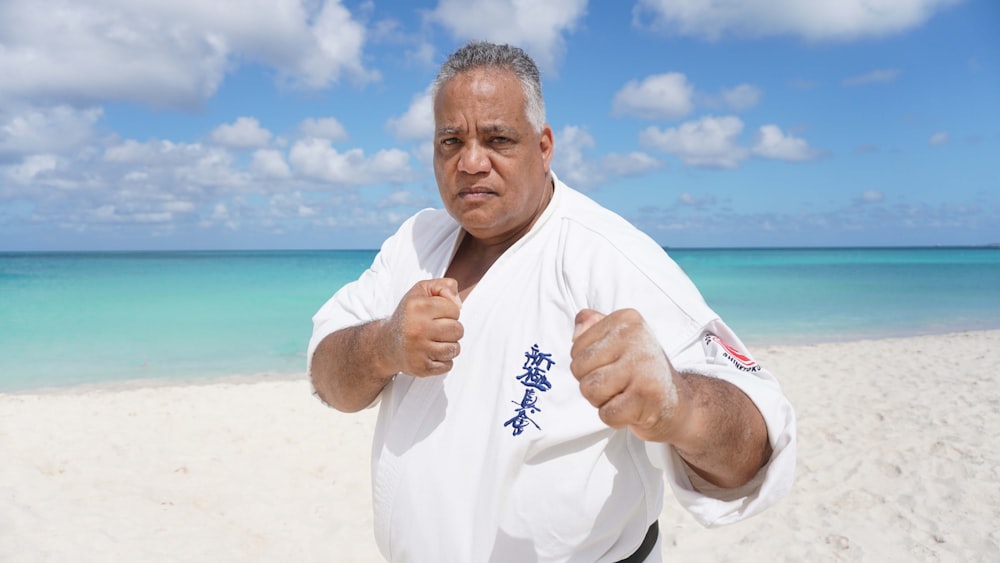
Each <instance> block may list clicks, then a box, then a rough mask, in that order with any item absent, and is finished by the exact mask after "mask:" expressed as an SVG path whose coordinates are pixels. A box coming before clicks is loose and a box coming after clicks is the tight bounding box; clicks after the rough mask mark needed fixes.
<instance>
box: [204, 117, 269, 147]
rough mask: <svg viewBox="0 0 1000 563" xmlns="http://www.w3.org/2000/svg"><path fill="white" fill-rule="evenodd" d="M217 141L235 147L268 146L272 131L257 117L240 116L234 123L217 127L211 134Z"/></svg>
mask: <svg viewBox="0 0 1000 563" xmlns="http://www.w3.org/2000/svg"><path fill="white" fill-rule="evenodd" d="M211 138H212V140H213V141H215V142H216V143H218V144H220V145H222V146H225V147H230V148H235V149H250V148H257V147H266V146H267V144H268V143H269V142H271V132H270V131H268V130H267V129H265V128H263V127H261V126H260V122H259V121H257V118H256V117H240V118H238V119H237V120H236V121H235V122H233V123H225V124H222V125H219V126H218V127H216V128H215V129H214V130H213V131H212V134H211Z"/></svg>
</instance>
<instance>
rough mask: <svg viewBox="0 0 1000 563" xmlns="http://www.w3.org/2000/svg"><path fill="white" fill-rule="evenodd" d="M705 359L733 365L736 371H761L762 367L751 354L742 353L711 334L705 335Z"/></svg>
mask: <svg viewBox="0 0 1000 563" xmlns="http://www.w3.org/2000/svg"><path fill="white" fill-rule="evenodd" d="M703 344H704V346H705V357H706V358H708V361H709V362H710V363H715V364H722V363H729V364H732V365H733V366H734V367H735V368H736V369H738V370H740V371H746V372H755V371H760V369H761V367H760V364H758V363H757V362H756V361H755V360H754V359H753V358H751V357H750V354H748V353H746V352H741V351H740V350H739V349H738V348H736V347H734V346H730V345H729V344H726V342H725V341H724V340H722V339H721V338H719V337H718V336H716V335H714V334H712V333H711V332H706V333H705V338H704V340H703Z"/></svg>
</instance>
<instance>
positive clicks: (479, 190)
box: [458, 186, 497, 198]
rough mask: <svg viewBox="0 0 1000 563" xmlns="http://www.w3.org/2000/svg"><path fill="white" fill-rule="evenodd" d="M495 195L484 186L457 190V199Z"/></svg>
mask: <svg viewBox="0 0 1000 563" xmlns="http://www.w3.org/2000/svg"><path fill="white" fill-rule="evenodd" d="M496 194H497V193H496V192H495V191H493V190H491V189H490V188H487V187H485V186H471V187H468V188H462V189H460V190H458V197H459V198H477V197H485V196H491V195H496Z"/></svg>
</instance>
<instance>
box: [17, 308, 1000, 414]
mask: <svg viewBox="0 0 1000 563" xmlns="http://www.w3.org/2000/svg"><path fill="white" fill-rule="evenodd" d="M991 332H996V333H1000V326H998V327H987V328H971V329H963V330H944V331H940V332H938V331H932V330H919V329H918V330H916V331H914V332H912V333H905V332H900V333H888V334H885V335H884V336H878V337H864V336H859V335H857V334H844V335H841V336H835V335H824V336H822V337H813V336H811V335H810V336H805V337H802V340H796V339H795V338H789V337H775V338H774V339H773V340H772V339H771V338H770V337H763V338H758V339H752V338H747V339H744V344H746V345H747V346H748V347H749V348H750V352H751V354H754V355H756V354H757V353H759V352H760V351H762V350H767V349H770V348H803V347H808V346H825V345H850V344H859V343H864V342H881V341H886V340H908V339H920V338H936V337H954V336H959V335H967V334H979V333H991ZM776 375H777V377H778V380H779V382H780V381H781V375H780V374H776ZM305 377H306V373H305V371H304V370H303V371H289V372H275V371H270V372H260V373H235V374H227V375H214V376H210V377H197V376H194V375H190V376H181V377H176V378H164V377H137V378H130V379H116V380H114V381H95V382H87V383H68V384H65V385H60V384H54V385H43V386H40V387H26V388H18V389H13V390H3V388H2V387H0V397H3V396H4V395H36V394H38V395H58V394H74V393H82V392H90V391H97V392H101V391H124V390H130V389H142V388H147V387H160V388H162V387H201V386H211V385H218V384H240V385H251V384H254V383H263V382H274V381H299V380H304V379H305Z"/></svg>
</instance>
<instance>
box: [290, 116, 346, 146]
mask: <svg viewBox="0 0 1000 563" xmlns="http://www.w3.org/2000/svg"><path fill="white" fill-rule="evenodd" d="M299 132H300V133H302V135H303V136H305V137H315V138H317V139H327V140H328V141H332V142H334V143H338V142H340V141H346V140H347V139H348V135H347V129H344V126H343V125H342V124H341V123H340V121H337V119H336V118H334V117H321V118H318V119H316V118H312V117H310V118H308V119H305V120H303V121H302V123H300V124H299Z"/></svg>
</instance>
